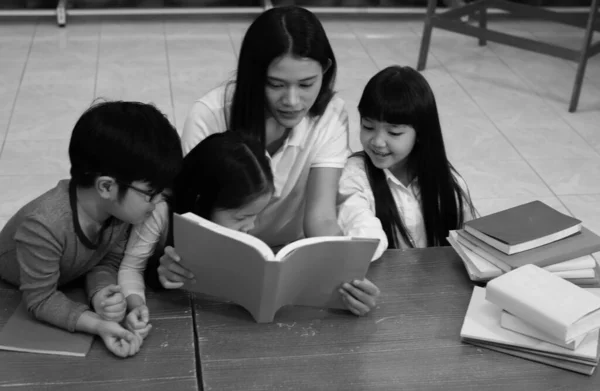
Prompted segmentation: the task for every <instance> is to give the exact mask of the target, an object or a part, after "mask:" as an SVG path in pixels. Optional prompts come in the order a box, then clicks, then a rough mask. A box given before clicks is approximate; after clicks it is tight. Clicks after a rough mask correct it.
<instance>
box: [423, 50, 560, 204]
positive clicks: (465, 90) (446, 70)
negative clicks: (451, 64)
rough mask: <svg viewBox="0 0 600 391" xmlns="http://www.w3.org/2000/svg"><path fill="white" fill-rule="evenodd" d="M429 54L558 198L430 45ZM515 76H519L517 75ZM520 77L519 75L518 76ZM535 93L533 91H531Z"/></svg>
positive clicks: (495, 54)
mask: <svg viewBox="0 0 600 391" xmlns="http://www.w3.org/2000/svg"><path fill="white" fill-rule="evenodd" d="M486 50H489V51H490V52H491V53H493V54H494V56H495V57H497V58H499V56H498V54H497V53H495V52H493V51H492V50H491V49H490V48H489V47H487V45H486ZM429 55H430V56H433V57H435V58H436V59H437V60H438V62H439V63H440V66H441V67H442V68H443V69H444V71H445V72H446V73H447V74H448V75H449V76H450V77H451V78H452V80H454V82H455V83H456V84H457V85H458V86H459V87H460V88H461V89H462V90H463V91H464V92H465V93H466V94H467V96H468V97H469V98H470V99H471V101H472V102H473V103H474V104H475V105H476V106H477V108H479V110H480V111H481V113H482V114H483V115H484V116H485V117H486V118H487V120H488V121H490V123H491V124H492V125H493V126H494V128H496V130H497V131H498V132H499V133H500V135H501V136H502V137H504V139H505V140H506V142H507V143H508V144H509V145H510V146H511V147H512V148H513V149H514V150H515V152H516V153H517V154H518V155H519V156H520V157H521V159H523V161H524V162H525V163H526V164H527V165H528V166H529V168H530V169H531V170H532V171H533V173H534V174H535V175H536V176H537V177H538V178H539V179H540V181H541V182H542V183H543V184H544V185H545V186H546V187H547V188H548V190H549V191H550V193H552V194H553V195H554V196H555V197H557V198H558V196H557V195H556V194H555V193H554V191H553V190H552V188H551V187H550V185H548V184H547V183H546V181H545V180H544V179H543V178H542V177H541V176H540V174H539V173H538V172H537V171H536V170H535V169H534V168H533V166H532V165H531V163H530V162H529V161H528V160H527V159H526V158H525V157H524V156H523V154H522V153H521V151H519V149H518V148H516V146H515V145H514V143H513V142H512V141H511V140H510V138H508V137H507V136H506V134H504V132H502V130H501V129H500V128H499V127H498V125H497V124H496V123H495V122H494V121H493V120H492V119H491V118H490V116H489V115H488V113H487V112H486V111H485V110H484V109H483V108H482V107H481V106H480V105H479V103H478V102H477V100H476V99H475V98H474V97H473V96H472V95H471V94H470V93H469V91H467V89H466V88H465V87H464V86H463V85H462V84H461V83H460V81H458V80H457V79H456V78H455V77H454V75H453V74H452V72H450V71H449V70H448V69H447V68H446V66H445V65H444V62H443V61H441V60H440V59H438V58H437V57H436V55H435V52H434V51H433V50H431V47H430V49H429ZM500 61H501V62H502V64H503V65H504V66H505V67H506V68H507V69H509V70H510V72H512V73H513V74H514V71H513V70H512V69H511V68H510V67H509V66H508V65H507V64H506V63H505V62H504V61H502V60H500ZM517 77H519V76H518V75H517ZM519 78H520V77H519ZM533 92H534V93H535V91H533Z"/></svg>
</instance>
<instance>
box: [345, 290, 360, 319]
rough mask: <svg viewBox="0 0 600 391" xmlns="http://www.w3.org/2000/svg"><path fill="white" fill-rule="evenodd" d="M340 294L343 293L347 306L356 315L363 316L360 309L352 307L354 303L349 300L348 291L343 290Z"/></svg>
mask: <svg viewBox="0 0 600 391" xmlns="http://www.w3.org/2000/svg"><path fill="white" fill-rule="evenodd" d="M340 294H341V295H342V301H343V302H344V305H345V306H346V308H347V309H348V310H349V311H350V312H352V313H353V314H354V315H356V316H361V313H360V311H359V310H358V309H356V308H354V307H352V304H350V302H349V301H348V293H346V292H344V291H341V292H340Z"/></svg>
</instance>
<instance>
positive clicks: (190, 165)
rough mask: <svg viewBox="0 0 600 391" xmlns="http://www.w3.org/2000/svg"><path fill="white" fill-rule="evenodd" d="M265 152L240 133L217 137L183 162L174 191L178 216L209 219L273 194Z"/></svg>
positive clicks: (202, 142)
mask: <svg viewBox="0 0 600 391" xmlns="http://www.w3.org/2000/svg"><path fill="white" fill-rule="evenodd" d="M273 189H274V185H273V173H272V171H271V167H270V164H269V160H268V158H267V156H266V155H265V150H264V148H262V147H261V146H260V145H259V144H258V143H257V142H256V141H254V140H252V139H250V138H249V137H247V136H244V135H243V134H241V133H239V132H232V131H226V132H223V133H215V134H212V135H210V136H208V137H207V138H205V139H204V140H202V141H201V142H200V143H199V144H198V145H196V147H194V149H192V150H191V151H190V153H188V154H187V155H186V156H185V158H184V159H183V168H182V170H181V172H180V173H179V175H178V176H177V179H176V180H175V186H174V188H173V193H174V201H175V202H174V211H175V213H179V214H182V213H187V212H192V213H194V214H196V215H198V216H200V217H203V218H206V219H210V216H211V214H212V213H213V212H214V211H215V210H219V209H237V208H240V207H243V206H244V205H246V204H248V203H249V202H252V201H254V200H255V199H256V198H258V197H259V196H261V195H263V194H266V193H271V192H273Z"/></svg>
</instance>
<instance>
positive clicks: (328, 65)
mask: <svg viewBox="0 0 600 391" xmlns="http://www.w3.org/2000/svg"><path fill="white" fill-rule="evenodd" d="M331 63H332V62H331V58H328V59H327V64H325V66H324V67H323V74H326V73H327V71H328V70H329V68H331Z"/></svg>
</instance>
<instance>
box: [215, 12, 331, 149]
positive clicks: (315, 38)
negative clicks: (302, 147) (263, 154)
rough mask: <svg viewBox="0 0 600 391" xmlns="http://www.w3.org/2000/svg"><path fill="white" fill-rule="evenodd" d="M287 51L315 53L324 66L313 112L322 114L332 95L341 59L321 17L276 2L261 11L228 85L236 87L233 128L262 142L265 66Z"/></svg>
mask: <svg viewBox="0 0 600 391" xmlns="http://www.w3.org/2000/svg"><path fill="white" fill-rule="evenodd" d="M286 54H289V55H292V56H295V57H298V58H311V59H313V60H315V61H317V62H318V63H319V64H321V67H322V69H323V71H326V72H325V73H324V74H323V83H322V85H321V90H320V91H319V95H318V97H317V100H316V101H315V103H314V105H313V106H312V107H311V109H310V110H309V115H311V116H319V115H321V114H323V112H324V111H325V108H326V107H327V105H328V104H329V101H330V100H331V98H332V97H333V95H334V91H333V87H334V84H335V76H336V72H337V63H336V60H335V56H334V55H333V49H332V48H331V44H330V43H329V39H328V38H327V34H326V33H325V29H324V28H323V26H322V25H321V22H320V21H319V19H317V17H316V16H315V15H314V14H313V13H312V12H310V11H308V10H307V9H304V8H301V7H296V6H287V7H275V8H271V9H269V10H267V11H265V12H263V13H262V14H261V15H259V16H258V17H257V18H256V20H254V22H253V23H252V24H251V25H250V27H249V28H248V31H246V35H245V36H244V40H243V42H242V47H241V49H240V56H239V60H238V67H237V77H236V81H235V84H233V85H229V86H228V88H234V92H233V98H232V102H231V111H230V113H229V115H228V127H229V129H231V130H235V131H238V130H241V131H243V132H248V133H250V134H251V135H252V136H253V137H254V138H256V139H257V140H259V142H260V143H261V144H262V145H263V147H266V141H265V121H266V107H267V102H266V99H265V86H266V83H267V70H268V68H269V65H271V63H272V62H273V60H275V59H277V58H278V57H281V56H283V55H286ZM225 95H226V96H228V94H225ZM226 99H227V98H226Z"/></svg>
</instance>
